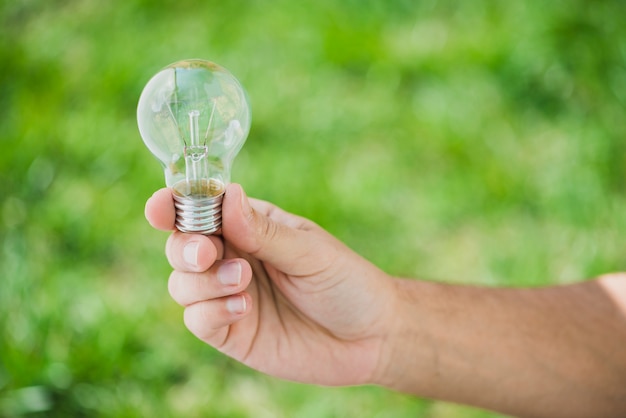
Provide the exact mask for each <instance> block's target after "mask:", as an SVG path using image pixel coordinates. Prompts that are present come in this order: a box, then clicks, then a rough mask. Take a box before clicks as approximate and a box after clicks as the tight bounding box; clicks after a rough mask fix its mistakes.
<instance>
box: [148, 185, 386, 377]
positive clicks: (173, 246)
mask: <svg viewBox="0 0 626 418" xmlns="http://www.w3.org/2000/svg"><path fill="white" fill-rule="evenodd" d="M146 218H147V219H148V221H149V222H150V224H151V225H152V226H154V227H155V228H157V229H162V230H173V229H174V218H175V214H174V205H173V200H172V195H171V191H170V190H169V189H161V190H159V191H157V192H156V193H155V194H154V195H153V196H152V197H151V198H150V199H149V200H148V202H147V203H146ZM166 255H167V257H168V260H169V262H170V264H171V265H172V267H173V268H174V271H173V272H172V274H171V276H170V279H169V291H170V294H171V296H172V298H173V299H174V300H175V301H176V302H178V303H179V304H180V305H182V306H184V307H185V313H184V321H185V325H186V326H187V328H188V329H189V330H190V331H191V332H192V333H193V334H195V335H196V336H197V337H198V338H199V339H201V340H203V341H205V342H206V343H208V344H210V345H212V346H214V347H215V348H217V349H218V350H220V351H221V352H223V353H225V354H227V355H229V356H230V357H232V358H234V359H236V360H238V361H240V362H242V363H244V364H246V365H248V366H250V367H252V368H254V369H257V370H259V371H262V372H264V373H267V374H270V375H273V376H277V377H281V378H285V379H289V380H294V381H300V382H307V383H317V384H324V385H353V384H363V383H372V382H374V381H375V380H376V375H377V374H379V373H381V372H382V371H381V370H380V368H382V367H384V365H383V364H382V362H383V361H382V360H381V357H382V356H383V351H385V347H384V345H385V341H386V336H387V335H388V333H389V331H390V330H389V326H390V324H392V323H393V316H394V314H393V306H394V299H395V297H396V296H395V295H396V290H395V286H394V283H393V279H392V278H391V277H390V276H388V275H386V274H385V273H383V272H382V271H380V270H379V269H378V268H376V267H375V266H374V265H372V264H371V263H369V262H368V261H366V260H364V259H363V258H361V257H360V256H358V255H357V254H356V253H354V252H353V251H351V250H350V249H349V248H347V247H346V246H345V245H343V244H342V243H341V242H339V241H338V240H337V239H336V238H334V237H333V236H332V235H330V234H329V233H327V232H326V231H325V230H323V229H322V228H321V227H319V226H318V225H316V224H315V223H313V222H311V221H309V220H307V219H304V218H302V217H298V216H295V215H292V214H290V213H287V212H285V211H283V210H281V209H279V208H278V207H276V206H274V205H272V204H270V203H268V202H264V201H260V200H255V199H248V198H247V197H246V195H245V193H244V191H243V189H242V188H241V186H239V185H237V184H231V185H229V186H228V188H227V190H226V195H225V196H224V200H223V206H222V235H221V236H215V235H213V236H204V235H197V234H184V233H181V232H178V231H174V232H173V233H172V235H171V236H170V237H169V239H168V242H167V245H166Z"/></svg>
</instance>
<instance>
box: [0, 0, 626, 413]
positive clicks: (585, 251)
mask: <svg viewBox="0 0 626 418" xmlns="http://www.w3.org/2000/svg"><path fill="white" fill-rule="evenodd" d="M625 18H626V4H625V3H624V2H622V1H619V0H615V1H601V0H598V1H593V2H590V1H583V0H572V1H569V2H565V1H558V0H557V1H552V2H543V1H539V0H529V1H526V2H496V1H481V0H476V1H473V2H453V1H447V0H440V1H437V0H426V1H422V2H414V1H402V0H390V1H384V2H375V1H369V0H361V1H354V0H345V1H334V2H331V1H328V0H320V1H311V2H306V3H303V2H289V1H285V0H278V1H274V2H263V1H250V2H246V1H242V0H238V1H233V2H218V1H204V2H194V1H190V0H176V1H174V0H163V1H159V2H150V1H146V0H111V1H106V2H102V1H100V2H99V1H95V0H67V1H60V0H55V1H52V0H49V1H46V0H29V1H19V2H18V1H7V2H3V3H2V4H1V5H0V19H1V20H0V23H1V25H0V60H1V61H0V106H1V109H0V147H1V148H0V185H1V186H0V192H1V193H0V244H1V247H0V416H3V417H21V416H28V417H38V416H41V417H44V416H45V417H68V416H71V417H83V416H84V417H93V416H99V417H146V416H154V417H156V416H158V417H255V418H257V417H259V418H264V417H281V418H282V417H284V418H290V417H304V418H307V417H311V418H317V417H428V418H456V417H475V418H490V417H491V418H493V417H498V416H499V415H497V414H493V413H489V412H483V411H479V410H476V409H472V408H468V407H463V406H457V405H452V404H447V403H442V402H434V401H430V400H424V399H418V398H414V397H410V396H405V395H401V394H396V393H392V392H389V391H386V390H384V389H381V388H377V387H355V388H341V389H337V388H335V389H332V388H322V387H315V386H306V385H299V384H292V383H288V382H282V381H278V380H276V379H272V378H269V377H267V376H263V375H260V374H258V373H256V372H254V371H251V370H249V369H247V368H245V367H244V366H241V365H238V364H236V363H234V362H232V361H231V360H229V359H227V358H225V357H223V356H221V355H220V354H219V353H217V352H215V351H214V350H213V349H212V348H210V347H208V346H206V345H204V344H203V343H201V342H200V341H198V340H196V339H195V338H194V337H193V336H192V335H191V334H190V333H189V332H187V331H186V329H185V328H184V326H183V323H182V310H181V308H180V307H178V306H177V305H176V304H175V303H174V302H173V301H172V300H171V299H170V298H169V295H168V293H167V277H168V275H169V272H170V268H169V266H168V264H167V261H166V260H165V257H164V253H163V248H164V243H165V240H166V237H167V234H165V233H163V232H158V231H154V230H152V229H151V228H150V227H149V226H148V224H147V222H145V220H144V217H143V205H144V202H145V200H146V198H147V197H148V196H150V195H151V194H152V192H153V191H154V190H156V189H157V188H160V187H162V186H163V184H164V179H163V173H162V171H161V168H160V166H159V164H158V163H157V161H156V160H155V159H154V158H153V157H152V156H151V155H150V153H149V152H148V151H147V150H146V149H145V147H144V146H143V143H142V142H141V139H140V137H139V133H138V130H137V126H136V120H135V111H136V105H137V100H138V98H139V94H140V92H141V90H142V88H143V86H144V85H145V83H146V82H147V81H148V79H149V78H150V77H151V76H152V75H153V74H154V73H156V72H157V71H158V70H159V69H160V68H162V67H163V66H165V65H167V64H169V63H171V62H174V61H177V60H179V59H183V58H204V59H209V60H212V61H215V62H217V63H219V64H221V65H223V66H225V67H226V68H228V69H229V70H230V71H231V72H232V73H234V74H235V75H236V76H237V77H238V78H239V79H240V81H241V82H242V84H243V85H244V86H245V87H246V89H247V90H248V94H249V96H250V99H251V102H252V106H253V123H252V129H251V133H250V136H249V138H248V142H247V144H246V145H245V146H244V148H243V150H242V152H241V153H240V156H239V157H238V159H237V160H236V162H235V167H234V171H233V181H236V182H240V183H242V184H243V185H244V187H245V188H246V190H247V192H248V193H249V194H250V195H252V196H255V197H259V198H262V199H266V200H270V201H272V202H274V203H276V204H278V205H279V206H282V207H283V208H285V209H287V210H289V211H292V212H295V213H298V214H300V215H303V216H306V217H309V218H311V219H313V220H315V221H316V222H318V223H319V224H321V225H322V226H324V227H325V228H326V229H328V230H329V231H331V232H332V233H333V234H335V235H336V236H338V237H339V238H340V239H342V240H343V241H344V242H346V243H347V244H348V245H349V246H350V247H352V248H353V249H355V250H356V251H358V252H359V253H361V254H363V255H364V256H366V257H367V258H369V259H371V260H372V261H373V262H375V263H376V264H377V265H379V266H380V267H381V268H383V269H385V270H386V271H388V272H389V273H393V274H397V275H405V276H411V277H417V278H425V279H430V280H441V281H448V282H457V283H475V284H482V285H489V286H538V285H546V284H553V283H568V282H573V281H579V280H584V279H586V278H590V277H593V276H594V275H597V274H601V273H603V272H607V271H613V270H623V269H625V268H626V251H625V246H624V238H623V237H624V232H625V231H626V193H625V192H626V181H625V179H626V25H624V19H625Z"/></svg>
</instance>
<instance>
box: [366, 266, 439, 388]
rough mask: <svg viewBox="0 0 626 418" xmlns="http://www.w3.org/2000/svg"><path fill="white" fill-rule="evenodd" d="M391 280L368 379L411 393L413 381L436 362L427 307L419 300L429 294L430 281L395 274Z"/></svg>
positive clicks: (430, 372)
mask: <svg viewBox="0 0 626 418" xmlns="http://www.w3.org/2000/svg"><path fill="white" fill-rule="evenodd" d="M391 282H392V286H393V289H394V291H393V293H392V294H393V300H392V302H391V304H390V306H391V307H392V309H391V314H390V318H389V321H388V324H387V326H386V334H385V336H384V338H383V341H382V345H381V350H380V358H379V361H378V367H377V369H376V373H375V374H374V376H373V379H372V383H373V384H376V385H380V386H383V387H386V388H389V389H393V390H399V391H403V392H412V393H415V388H416V384H418V382H423V381H424V380H428V375H429V374H432V373H435V371H431V370H430V369H433V366H434V365H435V366H436V355H437V354H436V351H435V348H434V347H435V345H434V343H433V337H432V335H430V333H429V332H428V327H427V326H426V323H427V322H428V321H430V319H429V318H428V317H427V315H428V308H426V309H424V303H423V301H422V299H425V298H429V297H431V296H432V293H433V289H431V288H432V286H433V284H431V283H428V282H422V281H418V280H411V279H403V278H398V277H393V278H392V280H391ZM420 385H421V384H420Z"/></svg>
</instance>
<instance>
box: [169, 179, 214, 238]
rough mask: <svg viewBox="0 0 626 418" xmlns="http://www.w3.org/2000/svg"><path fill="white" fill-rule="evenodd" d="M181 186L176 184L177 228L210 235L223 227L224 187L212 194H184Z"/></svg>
mask: <svg viewBox="0 0 626 418" xmlns="http://www.w3.org/2000/svg"><path fill="white" fill-rule="evenodd" d="M179 189H180V187H177V186H174V188H173V196H174V207H175V208H176V228H178V230H179V231H181V232H191V233H195V234H204V235H210V234H214V233H216V232H217V231H219V230H220V228H221V227H222V200H223V198H224V187H223V186H222V187H220V188H219V190H217V193H215V191H216V190H215V189H213V193H215V194H214V195H212V196H206V195H204V196H199V195H195V194H191V195H183V194H182V193H180V190H179Z"/></svg>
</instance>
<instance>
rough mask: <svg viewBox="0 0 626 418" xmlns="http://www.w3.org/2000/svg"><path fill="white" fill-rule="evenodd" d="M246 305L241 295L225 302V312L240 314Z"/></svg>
mask: <svg viewBox="0 0 626 418" xmlns="http://www.w3.org/2000/svg"><path fill="white" fill-rule="evenodd" d="M246 305H247V303H246V298H245V297H244V296H243V295H238V296H233V297H231V298H228V300H227V301H226V310H227V311H228V312H230V313H232V314H242V313H244V312H245V311H246Z"/></svg>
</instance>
